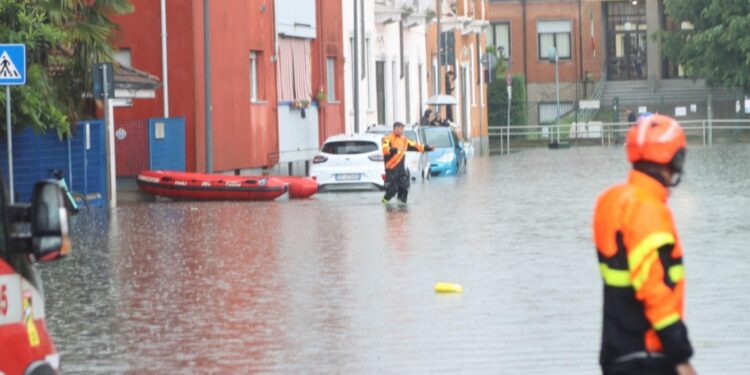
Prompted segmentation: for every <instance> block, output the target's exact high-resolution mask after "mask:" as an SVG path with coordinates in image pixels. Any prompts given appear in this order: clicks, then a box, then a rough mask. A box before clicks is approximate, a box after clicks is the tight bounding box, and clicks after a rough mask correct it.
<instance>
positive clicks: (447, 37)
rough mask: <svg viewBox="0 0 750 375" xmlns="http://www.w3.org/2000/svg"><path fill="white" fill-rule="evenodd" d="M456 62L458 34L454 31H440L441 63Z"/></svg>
mask: <svg viewBox="0 0 750 375" xmlns="http://www.w3.org/2000/svg"><path fill="white" fill-rule="evenodd" d="M455 64H456V35H455V34H453V31H444V32H442V33H440V65H455Z"/></svg>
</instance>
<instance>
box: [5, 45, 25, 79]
mask: <svg viewBox="0 0 750 375" xmlns="http://www.w3.org/2000/svg"><path fill="white" fill-rule="evenodd" d="M25 84H26V45H24V44H0V85H4V86H18V85H25Z"/></svg>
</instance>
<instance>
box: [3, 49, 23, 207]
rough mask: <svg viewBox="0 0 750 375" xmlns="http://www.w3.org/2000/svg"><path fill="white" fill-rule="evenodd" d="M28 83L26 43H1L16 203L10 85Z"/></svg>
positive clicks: (10, 174) (10, 177)
mask: <svg viewBox="0 0 750 375" xmlns="http://www.w3.org/2000/svg"><path fill="white" fill-rule="evenodd" d="M25 84H26V45H25V44H0V85H5V121H6V127H5V131H6V138H7V140H6V142H7V143H8V187H9V191H10V203H15V201H16V197H15V191H14V182H13V139H12V138H11V137H12V133H13V124H12V122H11V113H10V86H19V85H25Z"/></svg>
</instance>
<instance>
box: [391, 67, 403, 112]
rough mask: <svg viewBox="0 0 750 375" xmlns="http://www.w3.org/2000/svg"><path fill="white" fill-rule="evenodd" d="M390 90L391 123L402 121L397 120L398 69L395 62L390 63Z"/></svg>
mask: <svg viewBox="0 0 750 375" xmlns="http://www.w3.org/2000/svg"><path fill="white" fill-rule="evenodd" d="M391 90H392V91H391V96H393V108H392V111H391V112H392V114H393V117H391V121H392V122H395V121H402V120H401V119H399V118H398V91H399V90H398V68H397V67H396V62H395V61H391Z"/></svg>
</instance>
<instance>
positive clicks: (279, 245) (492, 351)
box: [42, 145, 750, 374]
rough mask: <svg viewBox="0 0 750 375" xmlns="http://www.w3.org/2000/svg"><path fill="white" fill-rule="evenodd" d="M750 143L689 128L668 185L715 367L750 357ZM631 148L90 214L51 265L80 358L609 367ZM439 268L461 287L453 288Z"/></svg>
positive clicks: (308, 368)
mask: <svg viewBox="0 0 750 375" xmlns="http://www.w3.org/2000/svg"><path fill="white" fill-rule="evenodd" d="M749 162H750V146H749V145H731V146H714V147H712V148H710V147H692V148H691V149H690V151H689V155H688V164H687V172H688V174H687V176H686V178H685V180H684V182H683V184H682V185H681V186H680V187H679V188H677V189H676V190H675V191H674V193H673V195H672V198H671V204H672V206H673V209H674V214H675V218H676V222H677V226H678V228H679V230H680V234H681V237H682V241H683V244H684V249H685V263H686V268H687V273H686V275H687V281H688V285H687V323H688V327H689V329H690V335H691V337H692V340H693V344H694V347H695V349H696V353H697V354H696V356H695V357H694V364H695V365H696V366H697V369H698V370H699V371H700V372H702V373H706V374H748V373H750V359H749V358H750V319H747V316H746V314H747V313H748V312H749V311H750V290H748V283H749V282H750V276H748V275H749V273H748V267H750V247H748V244H750V167H749V166H748V163H749ZM627 168H628V165H627V164H626V163H625V160H624V152H623V150H622V149H621V148H598V147H588V148H574V149H570V150H556V151H550V150H546V149H537V150H524V151H521V152H519V153H516V154H513V155H510V156H499V157H492V158H489V157H487V158H474V159H473V160H471V161H470V164H469V169H468V174H467V175H466V176H463V177H459V178H444V179H434V180H432V181H431V182H429V183H426V184H420V183H417V184H415V185H414V186H413V187H412V193H411V196H410V202H409V205H408V206H407V207H406V208H399V207H397V206H395V205H393V206H392V207H387V208H386V207H384V206H382V205H381V204H380V202H379V199H380V194H379V193H375V192H371V193H338V194H320V195H317V196H314V197H313V199H310V200H306V201H279V202H268V203H202V202H179V203H177V202H156V203H148V204H134V205H127V206H122V207H120V208H118V209H117V210H116V212H115V213H114V214H113V215H112V216H111V217H110V218H109V219H107V217H106V215H104V214H103V213H101V212H100V213H98V214H88V215H86V214H83V215H82V216H81V217H80V218H79V221H78V222H77V223H76V225H75V228H74V229H75V238H74V239H75V241H76V248H75V254H74V255H73V256H72V257H70V258H69V259H66V260H64V261H61V262H58V263H56V264H49V265H44V266H43V267H42V268H43V270H42V275H43V278H44V280H45V287H46V289H45V290H46V295H47V316H48V325H49V328H50V329H51V331H52V334H53V336H54V338H55V340H56V344H57V348H58V350H59V351H60V353H61V356H62V361H63V366H64V370H65V372H66V373H67V374H112V373H124V374H245V373H259V372H263V373H264V372H272V373H326V374H328V373H342V374H362V373H385V374H390V373H435V372H443V373H494V374H553V373H554V374H595V373H597V372H598V371H599V370H598V365H597V360H598V347H599V338H600V324H601V303H602V300H601V297H602V291H601V289H602V286H601V281H600V276H599V273H598V266H597V261H596V256H595V250H594V247H593V245H592V243H591V229H590V226H591V215H592V209H593V204H594V201H595V198H596V196H597V194H598V193H599V192H600V191H601V190H603V189H604V188H606V187H607V186H609V185H611V184H614V183H617V182H619V181H622V180H623V179H624V178H625V176H626V173H627ZM438 281H449V282H458V283H461V284H462V285H463V286H464V288H465V292H464V293H463V294H461V295H437V294H435V293H434V292H433V285H434V284H435V283H436V282H438Z"/></svg>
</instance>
